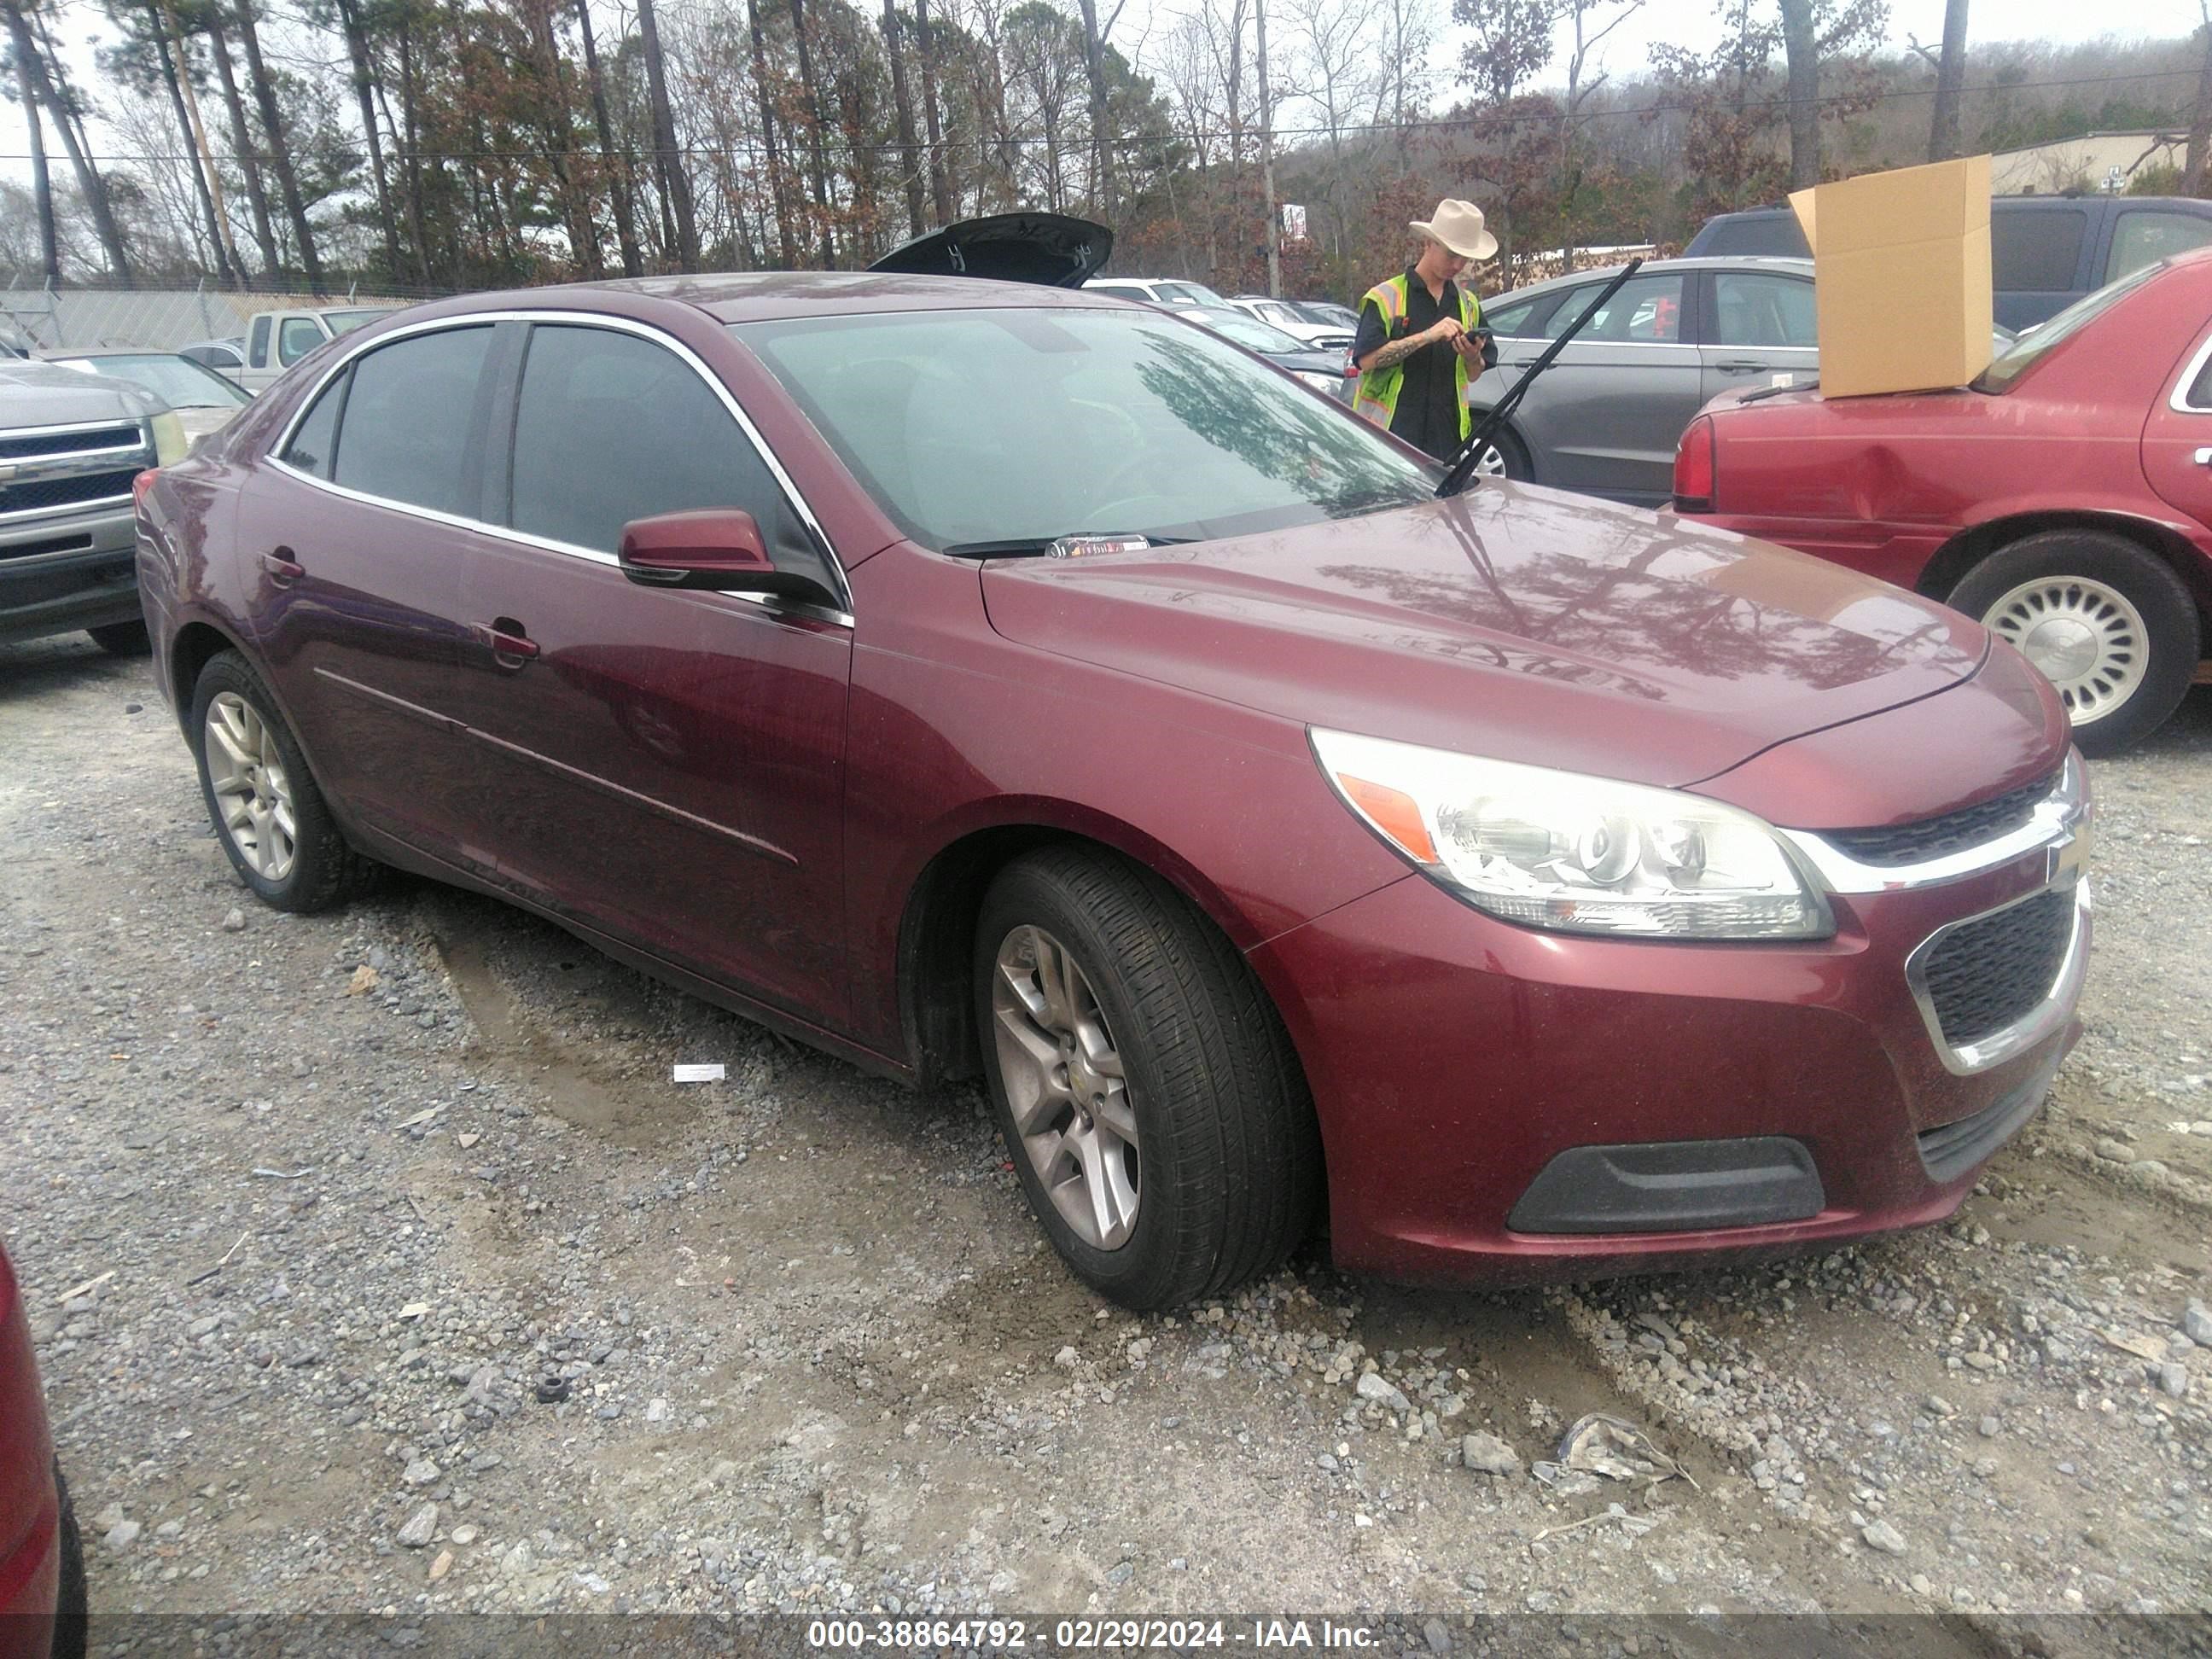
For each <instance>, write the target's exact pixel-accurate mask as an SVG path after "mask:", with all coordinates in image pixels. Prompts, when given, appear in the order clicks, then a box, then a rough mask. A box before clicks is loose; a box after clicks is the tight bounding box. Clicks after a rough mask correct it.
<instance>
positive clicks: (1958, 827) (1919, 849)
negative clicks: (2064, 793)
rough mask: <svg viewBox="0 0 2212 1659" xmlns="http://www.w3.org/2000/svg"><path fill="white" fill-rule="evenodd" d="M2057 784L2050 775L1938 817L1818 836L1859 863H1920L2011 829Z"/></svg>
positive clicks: (2000, 834) (2001, 834)
mask: <svg viewBox="0 0 2212 1659" xmlns="http://www.w3.org/2000/svg"><path fill="white" fill-rule="evenodd" d="M2057 785H2058V779H2057V776H2056V775H2052V776H2051V777H2047V778H2043V779H2039V781H2036V782H2034V783H2031V784H2028V785H2027V786H2026V787H2022V788H2019V789H2015V790H2011V791H2008V793H2004V794H2002V795H1998V796H1996V797H1994V798H1993V799H1989V800H1985V801H1982V802H1979V803H1978V804H1977V805H1972V806H1962V807H1960V809H1959V810H1958V811H1955V812H1946V813H1944V814H1943V815H1942V817H1933V818H1923V819H1921V820H1920V821H1919V822H1918V823H1899V824H1893V825H1891V826H1890V827H1889V828H1887V829H1823V830H1822V831H1820V838H1821V840H1823V841H1825V842H1827V843H1828V844H1829V845H1830V846H1832V847H1833V848H1836V849H1837V850H1838V852H1841V853H1845V854H1849V855H1850V857H1852V858H1855V859H1857V860H1858V861H1859V862H1860V863H1861V864H1871V865H1875V866H1881V867H1889V866H1896V865H1901V864H1919V863H1923V862H1924V861H1926V860H1929V859H1937V858H1942V857H1943V856H1944V855H1945V854H1949V853H1957V852H1961V851H1963V850H1965V849H1966V848H1969V847H1974V846H1978V845H1979V844H1980V843H1981V842H1985V841H1995V840H1996V838H1997V837H1998V836H2006V835H2010V834H2011V833H2012V832H2013V831H2014V830H2015V829H2019V828H2021V825H2023V824H2025V823H2027V821H2028V820H2029V818H2031V817H2033V816H2034V814H2035V808H2036V805H2037V803H2038V802H2039V801H2041V800H2042V799H2044V798H2045V796H2047V795H2049V794H2050V793H2051V791H2052V790H2053V789H2054V788H2056V787H2057Z"/></svg>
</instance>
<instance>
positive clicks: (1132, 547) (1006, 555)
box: [945, 531, 1198, 559]
mask: <svg viewBox="0 0 2212 1659" xmlns="http://www.w3.org/2000/svg"><path fill="white" fill-rule="evenodd" d="M1197 539H1198V538H1196V537H1195V536H1139V535H1130V536H1127V537H1122V536H1114V535H1104V534H1101V533H1099V532H1095V531H1078V532H1074V533H1073V534H1071V535H1066V536H1015V537H1012V538H1008V539H1006V540H1005V541H997V542H955V543H953V544H951V546H950V547H947V548H946V549H945V553H946V554H947V555H948V556H951V557H952V558H956V559H1034V558H1057V559H1073V558H1080V557H1081V556H1083V555H1084V554H1085V553H1135V552H1140V551H1142V550H1144V549H1145V548H1147V547H1181V546H1182V544H1184V543H1186V542H1193V541H1196V540H1197ZM1086 543H1096V544H1097V545H1096V546H1085V545H1083V544H1086ZM1116 543H1120V544H1123V545H1119V546H1117V545H1115V544H1116Z"/></svg>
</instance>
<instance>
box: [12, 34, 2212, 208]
mask: <svg viewBox="0 0 2212 1659" xmlns="http://www.w3.org/2000/svg"><path fill="white" fill-rule="evenodd" d="M1201 3H1204V0H1127V7H1126V9H1124V11H1123V13H1122V15H1121V21H1120V23H1119V24H1118V26H1117V27H1115V31H1114V37H1113V38H1114V40H1115V44H1116V45H1117V46H1121V48H1122V49H1123V51H1125V52H1130V51H1133V52H1135V53H1136V55H1137V57H1138V59H1139V67H1140V68H1142V67H1145V64H1144V61H1143V60H1144V58H1145V57H1146V46H1147V45H1148V44H1149V42H1148V40H1147V36H1148V34H1149V33H1150V30H1148V28H1147V27H1146V26H1147V23H1148V22H1149V23H1150V24H1151V25H1152V27H1154V28H1164V27H1165V23H1166V20H1167V19H1168V18H1170V16H1172V15H1175V14H1176V13H1179V12H1182V11H1185V10H1188V9H1189V8H1190V7H1192V6H1193V5H1196V4H1201ZM1440 3H1443V0H1440ZM1069 9H1071V10H1072V9H1073V8H1069ZM1109 9H1110V8H1109ZM1973 9H1974V13H1975V18H1974V23H1975V27H1974V28H1973V30H1972V35H1971V37H1970V38H1971V39H1972V40H1974V41H1976V42H1983V43H1986V42H1989V41H1994V40H2042V41H2048V42H2052V43H2058V44H2070V43H2074V42H2078V41H2081V40H2093V39H2094V38H2096V37H2097V36H2099V35H2104V34H2110V35H2117V36H2120V37H2122V38H2129V37H2137V38H2141V37H2151V38H2170V37H2172V36H2176V35H2182V34H2186V33H2189V31H2190V30H2191V29H2193V28H2195V27H2197V24H2198V22H2199V21H2201V14H2200V12H2199V10H2198V7H2197V0H2125V3H2124V5H2122V6H2119V7H2114V8H2112V9H2106V8H2105V7H2102V6H2100V5H2098V4H2096V3H2093V0H2089V3H2085V0H1975V3H1974V8H1973ZM1889 10H1890V40H1891V43H1892V44H1893V46H1898V47H1900V48H1902V47H1903V46H1905V45H1906V44H1907V42H1908V40H1909V39H1910V38H1911V37H1916V36H1917V38H1918V39H1919V40H1921V41H1922V42H1923V44H1932V43H1934V42H1936V41H1939V40H1942V33H1943V0H1890V8H1889ZM56 33H57V34H58V36H59V37H60V38H61V40H63V41H64V43H65V46H66V49H67V51H68V52H69V56H70V64H71V69H72V71H73V72H74V73H75V74H76V76H77V77H78V82H79V84H80V85H82V86H84V87H87V88H91V89H93V90H94V93H95V94H97V92H98V90H99V78H98V74H97V71H96V70H95V68H94V62H93V57H92V50H91V46H90V45H89V44H88V38H89V37H98V38H106V37H107V36H108V35H109V34H111V33H112V31H111V30H109V29H108V28H107V27H106V21H105V20H104V19H102V18H101V17H100V15H99V13H98V11H97V9H95V8H94V7H93V6H92V5H90V4H88V3H85V0H74V3H71V4H70V5H69V6H68V8H67V9H66V10H65V11H64V12H63V14H62V16H61V21H60V24H59V27H58V28H57V30H56ZM1456 33H1457V31H1451V30H1448V31H1447V33H1446V38H1445V39H1444V40H1441V41H1439V43H1438V46H1437V66H1438V68H1439V69H1440V70H1443V71H1444V72H1445V74H1446V76H1448V75H1449V67H1450V66H1452V65H1454V64H1455V63H1456V61H1457V57H1458V51H1459V47H1458V43H1457V40H1455V38H1453V37H1454V36H1455V35H1456ZM1718 33H1719V26H1718V24H1717V22H1716V21H1715V19H1714V15H1713V7H1712V3H1711V0H1648V3H1646V4H1645V5H1644V8H1643V9H1641V10H1640V11H1639V12H1638V13H1637V14H1636V15H1633V16H1632V17H1631V18H1630V19H1629V20H1628V21H1626V22H1625V23H1623V24H1622V25H1621V26H1620V27H1619V28H1617V29H1616V30H1614V31H1613V33H1612V34H1610V35H1608V36H1607V38H1606V40H1605V42H1604V44H1603V45H1602V46H1601V47H1600V48H1599V53H1598V57H1597V60H1596V63H1595V68H1598V69H1602V70H1611V71H1612V72H1613V73H1614V74H1616V75H1624V76H1625V75H1632V74H1634V73H1636V72H1638V71H1639V70H1642V69H1643V68H1644V66H1645V65H1646V64H1647V63H1648V62H1649V60H1650V53H1651V47H1652V46H1653V44H1654V43H1655V42H1656V41H1662V40H1667V41H1678V42H1680V43H1683V44H1686V45H1691V46H1706V45H1710V44H1711V43H1712V42H1713V41H1714V40H1717V37H1718ZM340 50H341V49H340V48H339V46H337V43H336V41H335V40H333V41H332V43H331V52H332V54H333V56H334V57H335V56H336V55H337V54H338V53H339V52H340ZM1563 55H1564V54H1563ZM1553 67H1554V69H1555V70H1556V68H1557V67H1558V65H1557V64H1554V66H1553ZM1296 120H1297V116H1295V115H1293V114H1291V113H1290V112H1285V115H1284V117H1283V118H1282V124H1283V125H1290V124H1291V123H1292V122H1295V121H1296ZM46 142H47V147H48V149H49V151H50V152H51V153H52V164H53V165H54V166H55V167H57V168H62V169H65V168H66V167H67V165H68V163H67V158H66V157H65V156H64V155H63V154H62V152H61V149H60V147H59V145H58V143H56V142H55V140H54V137H53V135H52V132H51V131H49V132H48V134H47V140H46ZM94 142H95V143H96V144H98V145H99V146H100V149H102V150H106V149H112V147H113V145H114V143H115V141H114V138H113V137H112V134H110V133H107V132H103V131H100V130H99V129H98V128H97V127H95V129H94ZM26 144H27V137H26V134H25V131H24V125H23V119H22V114H21V111H20V110H19V109H18V108H17V106H15V104H13V103H12V102H0V175H5V176H8V177H11V178H15V179H27V178H28V177H29V166H28V161H27V156H26V155H24V150H25V146H26Z"/></svg>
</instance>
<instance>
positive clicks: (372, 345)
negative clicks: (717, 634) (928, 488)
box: [262, 309, 853, 628]
mask: <svg viewBox="0 0 2212 1659" xmlns="http://www.w3.org/2000/svg"><path fill="white" fill-rule="evenodd" d="M494 323H550V324H556V325H564V326H567V327H570V328H604V329H609V330H611V331H613V332H615V333H617V334H634V335H635V336H637V337H639V338H640V339H641V340H645V341H647V342H648V343H651V344H653V345H657V346H659V347H660V348H661V349H664V350H666V351H669V352H672V353H673V354H674V355H675V356H676V357H677V358H678V361H680V362H683V363H684V365H685V366H686V367H687V368H690V370H691V372H692V373H693V374H696V375H697V376H698V377H699V378H700V379H701V380H703V381H705V382H706V384H707V388H708V391H710V392H713V393H714V397H715V398H716V399H717V400H719V401H720V404H721V405H722V407H723V409H724V410H727V411H728V413H729V416H730V418H731V419H732V420H733V421H735V422H737V423H738V430H739V431H740V432H742V433H744V435H745V440H746V441H747V442H749V443H750V444H751V445H752V447H753V453H755V454H756V455H757V456H759V457H760V459H761V464H762V465H763V466H765V467H767V468H768V471H769V477H773V478H774V479H775V482H776V487H777V488H778V489H781V491H782V492H783V497H784V500H785V501H786V502H787V504H788V505H789V506H790V507H791V508H792V510H793V512H795V513H798V514H799V521H800V522H801V523H802V524H804V525H805V526H806V528H807V530H808V531H809V532H811V534H812V535H813V537H814V540H815V543H816V544H817V546H818V547H819V548H820V549H821V551H822V556H823V561H824V562H826V563H827V564H828V566H829V574H830V576H831V577H832V579H833V580H835V581H836V586H837V593H838V597H839V598H840V599H842V600H843V601H844V604H843V605H842V607H841V608H840V609H838V610H836V611H823V610H822V609H820V608H819V607H817V606H813V605H793V606H783V605H776V604H771V603H769V601H766V600H752V602H753V603H756V604H759V605H762V606H763V609H766V610H771V611H774V610H781V609H791V610H794V611H799V612H801V613H803V614H810V615H815V616H821V617H837V618H842V621H843V624H844V626H846V627H848V628H850V627H851V626H852V625H853V617H852V606H853V589H852V584H851V582H850V580H848V578H847V576H846V574H845V567H844V564H843V563H842V562H841V561H840V560H839V558H838V557H837V550H836V548H835V547H834V546H832V545H831V544H830V541H829V534H828V532H825V531H824V530H823V528H822V521H821V520H819V519H817V518H816V517H815V516H814V509H813V507H811V506H810V505H809V504H808V503H807V500H806V497H805V495H802V494H801V493H800V491H799V486H798V485H797V484H796V483H793V482H792V477H791V474H790V473H788V472H787V471H785V470H784V465H783V463H782V461H781V460H780V459H777V457H776V453H775V450H774V449H772V448H770V447H769V442H768V440H767V439H765V438H763V436H762V435H761V431H760V428H758V427H757V426H755V425H754V424H753V422H752V417H751V416H750V415H747V414H746V413H745V411H744V405H742V404H739V403H738V400H737V398H735V397H733V396H732V394H731V392H730V389H729V388H728V387H727V386H724V385H723V384H722V382H721V380H720V377H719V376H718V375H716V374H714V371H713V370H712V369H710V368H708V367H707V365H706V364H705V363H704V362H702V361H701V359H700V357H699V355H698V353H696V352H695V351H693V350H692V349H691V348H690V347H689V346H687V345H685V344H684V342H683V341H681V340H679V339H678V338H677V337H675V336H674V335H672V334H670V333H669V332H667V331H665V330H664V329H661V328H659V327H656V326H655V325H653V324H651V323H641V322H639V321H638V320H636V319H635V318H630V317H611V316H608V315H606V314H605V313H601V312H596V311H553V310H533V309H521V310H512V311H476V312H471V313H468V314H466V315H465V316H458V317H431V318H426V319H423V320H422V321H420V322H414V323H410V324H408V325H405V326H404V327H402V328H395V329H393V330H392V331H391V332H390V333H388V334H379V335H377V336H375V337H374V338H371V339H367V340H363V341H362V342H361V343H359V344H358V345H356V346H354V347H352V348H351V349H348V350H345V351H343V352H341V353H340V354H339V355H338V356H337V357H336V358H334V359H333V360H332V361H331V363H330V364H329V366H328V367H327V368H325V369H324V370H323V372H322V374H320V375H319V377H317V379H316V380H315V383H314V385H313V386H311V387H309V388H308V390H307V395H306V396H304V397H302V398H301V399H300V401H299V403H298V404H296V405H295V406H294V408H293V410H292V412H291V414H289V416H286V417H285V421H284V425H283V429H282V430H281V431H279V432H278V433H277V435H276V438H275V440H274V441H272V442H270V445H269V447H267V448H266V449H264V451H263V452H262V459H263V460H264V461H266V462H268V463H269V464H270V465H273V466H276V467H279V468H281V469H282V470H283V471H285V472H286V473H288V474H289V475H290V476H291V477H295V478H298V479H300V480H301V482H303V483H310V484H313V485H315V486H316V487H317V488H318V489H327V490H330V491H331V492H332V493H333V494H335V495H343V496H345V497H347V498H348V499H349V500H352V501H368V502H370V503H372V504H373V505H374V506H378V507H391V508H392V510H393V511H395V512H400V513H413V514H415V515H416V516H417V517H420V518H427V519H428V520H431V521H432V522H433V523H436V524H445V525H451V526H454V527H456V528H458V529H462V530H473V531H479V532H485V533H488V534H490V535H494V536H500V537H504V538H507V539H509V540H514V541H520V542H521V543H523V544H525V545H527V546H533V547H539V548H543V549H544V550H547V551H549V552H554V553H569V554H575V555H579V556H582V557H584V558H587V559H591V560H593V561H595V562H600V563H605V564H618V563H619V562H620V561H618V560H617V558H616V557H615V556H614V555H613V554H611V553H601V552H599V551H598V550H596V549H592V548H585V547H577V546H575V545H574V544H570V543H568V542H557V541H555V540H553V539H552V538H550V537H544V536H532V535H530V534H528V533H527V532H522V531H517V530H514V529H513V528H512V527H511V526H507V525H496V524H488V523H486V522H484V521H483V520H481V519H465V518H460V517H457V516H455V515H454V514H452V513H441V512H439V511H437V510H436V509H435V508H434V507H414V506H412V505H410V503H408V502H405V501H393V500H392V499H390V498H389V497H387V496H383V495H368V494H366V493H364V492H362V491H361V490H357V489H347V488H345V486H343V484H339V483H335V482H333V481H331V480H330V479H326V478H318V477H315V476H314V475H313V474H312V473H308V472H303V471H301V470H300V469H299V468H298V467H295V466H294V465H291V464H290V463H289V462H287V461H285V460H284V459H283V452H284V451H285V450H286V449H287V448H289V447H290V445H291V442H292V438H293V435H294V434H295V433H296V432H297V431H298V430H299V428H300V426H301V423H302V422H304V421H305V420H306V418H307V412H308V411H309V410H312V409H313V408H314V406H315V403H316V400H317V399H318V398H320V397H321V396H322V395H323V393H324V392H325V390H326V389H327V388H328V387H329V386H330V383H331V381H332V380H335V379H336V378H337V376H338V375H339V374H343V372H344V371H345V370H346V369H348V368H351V367H352V366H353V364H354V363H356V362H358V361H359V360H360V359H362V357H365V356H368V354H369V353H370V352H372V351H374V350H376V349H378V348H379V347H381V346H387V345H391V344H392V343H394V342H396V341H399V340H405V339H411V338H412V337H415V336H416V335H419V334H432V333H436V332H439V331H442V330H447V329H456V328H484V327H489V325H492V324H494ZM368 326H374V325H368ZM352 332H358V331H349V333H352ZM346 337H348V336H347V335H345V334H341V335H338V336H337V338H338V339H341V340H343V339H345V338H346ZM520 392H521V387H520V383H519V382H518V384H517V386H516V395H517V396H518V397H519V396H520ZM730 597H732V598H734V599H751V596H750V595H748V594H732V595H731V596H730Z"/></svg>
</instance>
